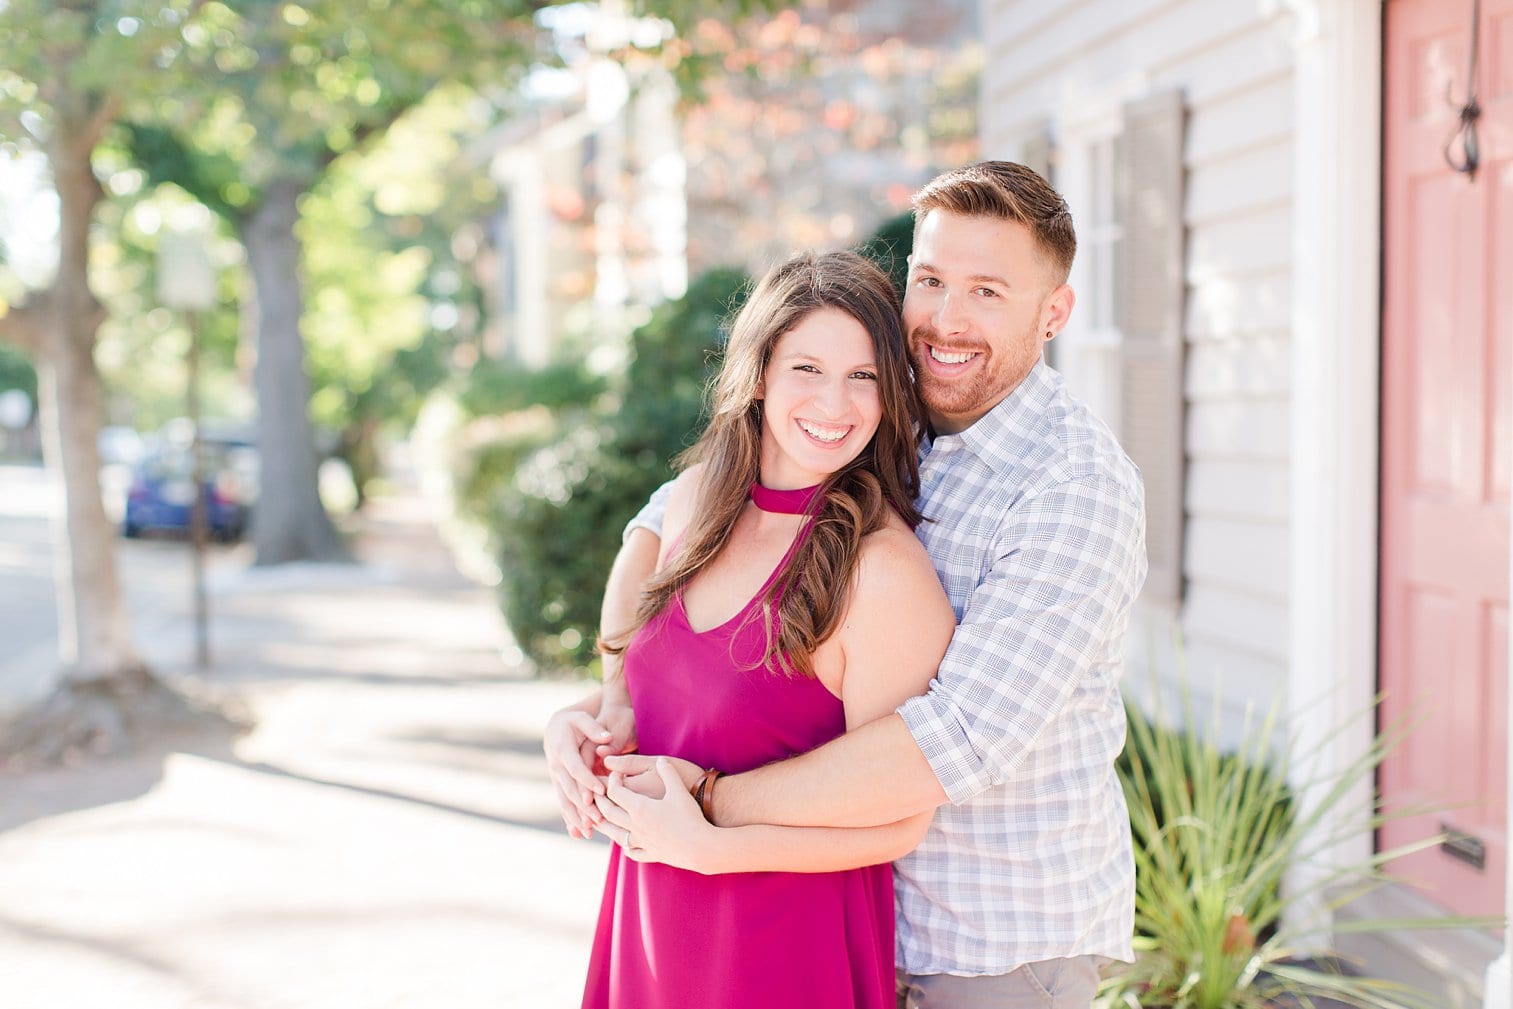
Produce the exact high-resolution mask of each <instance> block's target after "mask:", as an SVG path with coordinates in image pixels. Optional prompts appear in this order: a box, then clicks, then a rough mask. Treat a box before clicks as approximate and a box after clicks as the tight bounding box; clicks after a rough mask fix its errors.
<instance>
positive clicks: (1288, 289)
mask: <svg viewBox="0 0 1513 1009" xmlns="http://www.w3.org/2000/svg"><path fill="white" fill-rule="evenodd" d="M1185 318H1186V324H1187V340H1188V342H1189V343H1201V342H1203V341H1206V340H1219V341H1223V340H1229V339H1233V338H1235V337H1237V336H1242V335H1247V334H1249V335H1259V334H1266V333H1276V332H1286V330H1287V328H1288V327H1289V326H1290V325H1291V324H1292V269H1291V266H1290V265H1284V266H1278V267H1276V268H1275V269H1273V270H1270V271H1267V272H1265V273H1253V274H1247V275H1245V276H1223V275H1211V276H1209V277H1206V278H1204V279H1203V280H1200V281H1195V280H1193V278H1192V277H1191V276H1189V277H1188V278H1187V313H1186V316H1185Z"/></svg>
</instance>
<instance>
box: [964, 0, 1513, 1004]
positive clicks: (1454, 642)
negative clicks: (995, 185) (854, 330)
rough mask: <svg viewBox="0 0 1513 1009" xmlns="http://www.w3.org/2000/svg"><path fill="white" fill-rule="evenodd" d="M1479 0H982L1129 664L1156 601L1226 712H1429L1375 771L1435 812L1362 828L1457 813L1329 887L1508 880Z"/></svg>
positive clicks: (1509, 120) (1498, 329)
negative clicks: (1110, 515) (1092, 414)
mask: <svg viewBox="0 0 1513 1009" xmlns="http://www.w3.org/2000/svg"><path fill="white" fill-rule="evenodd" d="M1474 9H1475V8H1474V6H1473V3H1472V2H1471V0H1387V2H1386V3H1385V4H1384V3H1382V2H1381V0H1298V2H1288V3H1275V2H1270V0H1220V2H1215V0H1137V2H1131V3H1119V4H1109V3H1100V2H1096V0H1078V2H1056V3H1052V2H1047V0H1000V2H994V3H987V4H984V7H983V10H984V14H983V35H984V37H985V39H986V45H987V50H988V51H987V56H986V60H985V64H984V66H985V70H984V79H983V86H982V139H983V154H984V156H986V157H1006V158H1017V159H1021V160H1025V161H1027V162H1030V163H1032V164H1035V165H1036V166H1037V167H1040V168H1043V169H1045V170H1046V171H1048V172H1049V173H1050V175H1051V177H1052V179H1053V181H1054V182H1055V184H1056V185H1057V187H1058V188H1059V189H1061V191H1062V192H1063V193H1064V194H1065V195H1066V196H1067V198H1068V200H1069V201H1070V203H1071V205H1072V210H1073V213H1074V215H1075V216H1076V219H1077V225H1078V234H1079V237H1080V239H1081V250H1080V252H1079V256H1078V261H1077V266H1076V268H1075V271H1074V276H1073V284H1074V285H1075V287H1076V289H1077V292H1078V304H1077V311H1076V312H1075V313H1074V315H1073V321H1072V325H1071V326H1070V327H1069V328H1068V330H1067V331H1066V333H1064V334H1063V335H1062V336H1061V337H1060V338H1059V339H1058V340H1057V341H1055V343H1054V344H1053V345H1052V348H1053V351H1052V353H1053V357H1054V362H1055V364H1056V365H1057V367H1059V368H1060V369H1061V370H1062V371H1064V372H1065V374H1066V375H1067V377H1068V379H1069V380H1070V382H1071V383H1072V385H1073V386H1074V387H1075V388H1077V389H1078V390H1079V391H1080V392H1081V394H1082V395H1083V396H1084V397H1085V398H1086V399H1087V400H1088V401H1089V403H1090V404H1092V405H1093V407H1094V408H1095V409H1096V410H1097V411H1098V412H1099V413H1100V414H1101V415H1102V416H1104V417H1105V418H1106V419H1108V420H1109V421H1110V423H1111V424H1112V425H1113V426H1114V427H1115V429H1116V430H1117V431H1118V432H1119V433H1120V435H1121V437H1122V439H1123V441H1124V443H1125V445H1126V446H1127V448H1128V449H1129V451H1130V453H1131V455H1132V456H1133V457H1134V458H1135V460H1136V462H1137V463H1139V464H1140V466H1141V468H1142V470H1143V472H1144V474H1145V477H1146V481H1147V495H1148V508H1149V548H1150V553H1151V578H1150V582H1149V584H1148V586H1147V589H1146V592H1145V595H1144V598H1143V600H1142V604H1141V605H1142V613H1141V618H1140V623H1139V626H1138V628H1137V630H1136V633H1135V634H1133V635H1132V636H1131V656H1130V657H1131V667H1132V668H1131V675H1130V681H1131V686H1132V689H1133V690H1135V691H1136V692H1138V689H1139V687H1140V685H1141V682H1142V680H1143V679H1144V677H1142V675H1141V672H1140V670H1141V669H1142V668H1144V667H1146V666H1148V665H1150V664H1152V663H1154V664H1155V666H1156V668H1157V669H1159V670H1161V672H1162V674H1163V675H1169V674H1170V672H1171V671H1172V670H1173V669H1175V668H1176V665H1177V663H1176V660H1175V657H1174V655H1173V645H1172V634H1171V629H1172V628H1173V627H1174V626H1175V627H1176V628H1179V629H1180V631H1181V637H1182V640H1183V641H1184V642H1185V650H1186V663H1187V665H1188V667H1189V669H1190V673H1191V679H1192V680H1193V682H1194V683H1195V685H1197V686H1198V687H1200V688H1202V689H1208V690H1216V691H1218V692H1220V693H1221V695H1222V697H1223V698H1224V701H1225V703H1226V705H1227V707H1228V709H1229V710H1230V712H1231V714H1232V716H1233V720H1234V721H1235V722H1236V723H1238V721H1239V719H1240V718H1241V717H1242V712H1243V708H1244V706H1245V705H1246V704H1247V703H1251V702H1255V703H1259V704H1260V705H1262V706H1264V705H1266V704H1268V703H1270V701H1271V699H1272V698H1273V697H1278V696H1279V697H1281V698H1282V699H1283V703H1284V705H1285V710H1286V711H1287V713H1288V716H1289V718H1290V722H1291V726H1292V727H1293V728H1294V729H1295V730H1297V731H1298V732H1299V733H1300V734H1301V735H1302V736H1303V738H1304V739H1307V740H1314V741H1317V740H1320V739H1323V738H1324V737H1325V734H1326V733H1327V732H1328V730H1329V729H1331V728H1333V727H1335V726H1338V725H1340V724H1342V723H1343V722H1345V721H1346V719H1347V717H1349V716H1351V715H1355V714H1358V713H1359V712H1360V711H1363V710H1366V709H1367V708H1368V706H1369V704H1370V700H1371V698H1372V697H1373V695H1374V694H1375V693H1376V692H1377V691H1378V690H1381V691H1382V692H1383V693H1384V694H1385V700H1384V702H1383V706H1382V709H1381V717H1382V719H1383V722H1384V724H1390V723H1391V722H1392V721H1393V720H1395V719H1400V718H1403V717H1404V716H1407V715H1409V714H1411V713H1414V712H1418V713H1420V714H1421V715H1422V722H1421V724H1419V726H1418V727H1417V728H1416V729H1415V731H1414V732H1413V734H1412V736H1411V737H1410V739H1409V741H1408V743H1407V745H1405V746H1403V747H1401V748H1399V749H1398V750H1397V751H1396V752H1395V753H1394V754H1393V755H1392V757H1391V758H1390V759H1389V760H1388V762H1387V764H1386V765H1385V766H1384V767H1383V769H1382V772H1381V780H1380V785H1381V788H1382V790H1383V793H1384V795H1385V798H1386V800H1387V801H1388V802H1389V803H1392V804H1394V805H1395V806H1397V807H1413V806H1416V805H1422V804H1425V803H1433V804H1435V805H1436V806H1437V807H1438V808H1439V810H1440V811H1439V812H1437V813H1436V814H1434V815H1432V816H1421V817H1416V818H1413V819H1409V820H1406V821H1401V822H1399V823H1397V824H1394V825H1392V826H1389V827H1388V828H1385V829H1384V830H1383V831H1382V832H1381V836H1380V837H1373V836H1372V834H1371V833H1370V832H1369V831H1367V830H1362V832H1361V834H1360V836H1359V837H1358V838H1357V840H1356V842H1355V848H1356V849H1357V851H1356V854H1360V853H1365V852H1369V851H1370V850H1372V849H1371V846H1372V845H1374V844H1379V845H1381V846H1383V847H1387V846H1393V845H1397V844H1401V843H1403V842H1405V841H1407V840H1409V839H1410V838H1414V837H1420V838H1421V837H1428V836H1431V835H1433V834H1434V833H1436V832H1437V831H1438V830H1440V829H1441V828H1448V829H1449V830H1450V831H1452V832H1453V839H1452V842H1451V843H1449V844H1446V845H1443V846H1440V847H1437V848H1434V849H1431V850H1427V851H1424V852H1421V853H1419V854H1417V855H1415V856H1413V857H1411V858H1408V859H1403V860H1401V861H1400V862H1398V863H1396V864H1395V865H1394V866H1393V869H1394V871H1396V872H1397V873H1398V874H1400V875H1401V876H1403V877H1404V878H1405V879H1406V880H1407V881H1408V882H1406V883H1405V884H1404V885H1401V886H1396V887H1393V888H1391V889H1388V890H1385V891H1381V892H1379V893H1377V894H1374V895H1373V896H1372V897H1371V906H1370V907H1367V908H1365V909H1359V908H1358V909H1356V910H1348V909H1347V911H1346V912H1345V914H1346V915H1347V916H1349V915H1352V914H1366V915H1369V916H1371V917H1395V916H1397V914H1396V912H1399V911H1404V912H1408V913H1430V914H1433V913H1439V912H1463V913H1492V914H1497V913H1502V912H1503V911H1504V909H1505V907H1506V900H1505V892H1506V882H1505V880H1506V853H1507V838H1508V835H1509V821H1508V806H1507V802H1506V793H1507V781H1508V777H1507V775H1508V762H1509V751H1508V742H1507V725H1508V669H1509V654H1508V639H1507V626H1508V620H1507V613H1508V583H1509V536H1508V499H1509V473H1510V469H1513V438H1510V434H1513V432H1510V426H1513V425H1510V418H1513V301H1510V299H1509V297H1508V293H1507V292H1508V284H1507V278H1508V277H1510V276H1513V240H1510V238H1509V236H1510V235H1513V45H1510V44H1509V43H1510V41H1513V2H1510V0H1482V2H1481V4H1480V12H1481V14H1480V16H1481V24H1480V26H1479V28H1480V31H1479V41H1480V53H1479V58H1480V74H1479V77H1478V81H1477V83H1478V85H1479V87H1480V106H1481V118H1480V120H1479V121H1478V129H1479V153H1480V159H1481V160H1480V165H1479V169H1478V170H1477V171H1476V172H1475V174H1474V176H1473V175H1472V174H1471V173H1470V172H1467V171H1463V170H1457V166H1459V167H1460V168H1462V169H1464V168H1466V167H1468V166H1467V165H1466V159H1467V157H1468V155H1469V154H1470V153H1471V150H1470V148H1471V146H1472V145H1468V143H1467V137H1466V135H1465V133H1464V132H1463V129H1462V127H1463V122H1462V119H1461V109H1462V107H1463V106H1464V105H1466V104H1467V103H1468V102H1469V100H1470V86H1469V84H1468V70H1469V67H1471V66H1474V65H1475V64H1474V63H1473V62H1472V58H1473V52H1472V47H1473V42H1474V41H1475V40H1476V39H1477V38H1478V34H1477V33H1476V32H1474V31H1473V27H1472V25H1473V21H1472V18H1473V10H1474ZM1199 707H1200V710H1201V709H1202V704H1201V702H1200V704H1199ZM1358 721H1359V719H1358ZM1370 731H1371V726H1369V725H1360V726H1359V727H1358V729H1357V730H1356V731H1355V732H1354V733H1353V734H1350V735H1348V736H1347V737H1345V738H1343V739H1341V740H1337V741H1336V744H1335V745H1332V746H1331V747H1330V748H1328V749H1327V750H1326V751H1325V753H1326V760H1328V761H1330V762H1332V763H1333V764H1335V765H1336V766H1340V765H1343V764H1344V763H1345V762H1347V761H1349V760H1351V759H1353V758H1354V757H1356V756H1358V755H1359V754H1360V753H1362V752H1364V749H1365V746H1366V742H1367V736H1369V733H1370ZM1447 807H1448V808H1447ZM1340 945H1341V946H1343V947H1345V948H1347V949H1350V950H1352V951H1355V952H1360V953H1363V954H1365V955H1366V956H1368V957H1369V965H1370V969H1372V970H1373V971H1375V972H1378V973H1383V974H1388V975H1393V974H1396V975H1399V976H1402V977H1405V978H1407V979H1410V980H1413V981H1415V982H1417V983H1419V984H1421V985H1422V986H1424V987H1425V988H1427V990H1429V991H1431V992H1436V993H1439V992H1444V993H1445V1000H1446V1004H1447V1005H1454V1006H1473V1005H1481V1004H1483V998H1484V997H1485V999H1486V1002H1485V1004H1486V1005H1488V1006H1498V1007H1504V1009H1505V1007H1507V1006H1508V1005H1509V989H1510V982H1509V970H1508V954H1507V948H1506V946H1505V945H1504V940H1503V939H1502V937H1500V936H1494V935H1491V934H1488V933H1481V932H1464V931H1462V932H1449V933H1444V934H1435V935H1424V934H1421V933H1418V934H1412V935H1411V936H1407V935H1399V936H1387V937H1384V938H1382V939H1373V940H1371V942H1370V943H1364V942H1362V941H1360V940H1354V941H1349V940H1348V938H1347V937H1344V936H1342V937H1341V941H1340ZM1489 965H1490V968H1489ZM1484 978H1485V985H1484Z"/></svg>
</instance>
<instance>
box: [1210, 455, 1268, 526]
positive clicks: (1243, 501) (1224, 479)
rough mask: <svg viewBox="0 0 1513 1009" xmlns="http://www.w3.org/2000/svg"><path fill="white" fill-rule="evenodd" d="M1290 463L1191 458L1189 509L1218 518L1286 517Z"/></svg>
mask: <svg viewBox="0 0 1513 1009" xmlns="http://www.w3.org/2000/svg"><path fill="white" fill-rule="evenodd" d="M1290 483H1291V481H1290V479H1289V477H1288V471H1287V466H1286V465H1285V464H1283V463H1279V462H1267V461H1264V460H1256V459H1189V460H1188V464H1187V510H1188V512H1189V513H1191V514H1194V515H1204V516H1213V517H1215V518H1252V519H1271V520H1273V521H1283V520H1285V519H1286V518H1287V516H1288V514H1289V512H1288V505H1289V501H1288V494H1289V492H1290Z"/></svg>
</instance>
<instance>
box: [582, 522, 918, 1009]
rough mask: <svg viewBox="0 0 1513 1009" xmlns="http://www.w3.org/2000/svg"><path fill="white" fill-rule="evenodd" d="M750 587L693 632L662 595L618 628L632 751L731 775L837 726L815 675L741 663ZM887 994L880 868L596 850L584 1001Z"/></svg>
mask: <svg viewBox="0 0 1513 1009" xmlns="http://www.w3.org/2000/svg"><path fill="white" fill-rule="evenodd" d="M801 538H802V537H801ZM790 552H791V550H790ZM786 560H787V559H786V558H785V559H784V562H786ZM782 567H783V565H782V564H781V563H780V564H779V565H778V569H779V570H781V569H782ZM776 576H777V572H774V573H773V575H772V576H770V577H769V578H768V582H769V583H770V582H771V581H772V578H775V577H776ZM763 591H765V587H764V589H763ZM761 596H762V592H758V593H757V597H756V599H753V600H752V601H751V602H749V603H747V605H746V607H745V608H744V609H743V610H742V611H741V612H740V613H738V614H736V615H735V616H734V617H732V618H731V619H730V620H728V621H726V622H725V623H724V624H722V625H720V626H719V627H716V628H714V629H713V630H710V631H707V632H704V633H702V634H701V633H696V632H694V631H693V629H692V628H690V627H689V625H688V617H687V615H686V613H685V612H684V609H683V602H682V598H681V597H675V598H674V599H673V601H672V602H671V603H669V604H668V606H667V607H666V608H664V609H663V611H662V612H661V613H659V614H658V615H657V616H656V617H655V618H654V619H653V620H651V621H650V622H648V623H647V624H646V626H644V627H643V628H641V630H640V631H639V632H638V633H637V634H636V636H635V637H634V638H633V639H632V641H631V645H630V647H629V648H628V649H627V650H626V653H625V667H624V668H625V677H626V685H627V686H628V687H629V689H630V695H631V701H632V703H633V706H634V708H635V712H636V732H637V736H638V738H639V740H640V748H641V751H642V752H643V753H660V754H669V755H672V756H676V757H682V758H684V759H686V760H690V761H693V762H694V763H695V764H698V765H699V766H700V767H718V768H719V769H720V770H722V771H725V772H727V773H732V774H733V773H739V772H741V771H747V770H751V769H752V768H755V767H760V766H762V765H764V764H770V763H772V762H773V761H775V760H783V759H785V758H787V757H791V756H794V755H795V754H799V753H803V752H805V751H807V750H812V749H814V748H815V747H816V746H819V745H820V744H822V743H825V742H827V741H829V740H831V739H833V738H835V737H836V736H839V735H841V734H842V733H843V732H845V729H846V719H845V713H844V711H843V709H842V707H841V702H840V700H839V699H837V698H836V697H835V696H834V695H832V694H831V693H830V692H829V691H828V690H826V689H825V687H824V686H823V685H822V684H821V683H820V681H819V680H818V679H815V678H813V677H807V676H797V675H795V676H787V675H784V674H783V673H782V672H781V671H778V670H775V669H773V668H770V667H766V666H762V667H758V668H755V669H750V668H746V667H748V666H750V664H751V662H752V660H753V659H754V658H759V657H760V656H761V654H762V652H763V645H764V643H765V635H764V634H763V633H762V629H761V625H760V621H761V608H760V604H759V602H758V600H759V599H760V598H761ZM895 1004H896V1003H895V996H894V981H893V870H892V866H891V865H888V864H883V865H872V866H867V867H865V868H861V869H849V870H846V871H843V872H826V873H796V872H746V873H731V874H727V875H718V876H702V875H700V874H698V873H695V872H689V871H687V870H684V869H674V868H671V867H669V866H665V865H651V864H641V863H638V862H635V861H632V860H631V859H629V858H626V857H625V854H624V852H623V851H621V849H620V847H619V846H618V845H616V846H615V847H614V849H613V851H611V853H610V861H609V873H608V877H607V879H606V880H605V883H604V900H603V903H602V905H601V906H600V910H599V925H598V929H597V932H596V933H595V936H594V949H593V954H592V957H591V958H590V960H589V968H588V986H587V989H586V990H585V992H584V994H583V1006H584V1009H779V1007H781V1009H845V1007H849V1006H855V1007H862V1009H893V1007H894V1006H895Z"/></svg>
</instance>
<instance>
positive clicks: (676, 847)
mask: <svg viewBox="0 0 1513 1009" xmlns="http://www.w3.org/2000/svg"><path fill="white" fill-rule="evenodd" d="M680 763H685V764H686V763H688V762H687V761H681V762H680ZM688 766H690V767H692V766H693V765H692V764H689V765H688ZM649 774H650V775H654V776H655V777H656V778H657V779H659V781H660V784H661V794H660V795H659V796H655V797H654V796H651V795H646V794H643V793H642V792H640V791H632V790H631V789H630V788H629V787H627V786H626V782H625V775H624V774H623V773H622V772H620V771H612V772H610V776H609V786H608V789H607V794H606V795H603V796H600V797H599V798H597V799H596V800H595V801H596V803H597V805H598V809H599V812H600V813H601V814H602V816H603V822H601V823H600V824H599V826H598V829H599V832H600V833H602V834H604V836H606V837H608V838H609V839H610V840H612V841H614V842H615V843H616V844H618V845H620V847H621V848H623V849H624V850H625V854H626V856H627V857H629V858H631V859H632V860H634V861H637V862H660V863H662V864H663V865H671V866H675V867H677V868H679V869H689V870H691V871H693V872H699V873H705V874H708V873H713V872H719V871H720V869H719V868H718V865H717V864H716V858H717V854H718V851H717V845H718V841H719V829H718V828H716V827H713V826H711V825H710V823H709V821H707V820H705V819H704V814H703V813H701V812H700V811H699V806H698V803H696V802H694V801H693V796H692V795H689V794H688V789H686V788H685V787H684V786H683V779H682V778H681V777H680V776H679V774H678V771H677V769H676V768H675V767H674V765H673V761H672V759H671V758H668V757H657V758H656V759H655V763H654V765H653V767H652V769H651V771H650V772H649ZM645 776H646V775H643V777H645ZM642 784H643V786H644V785H647V783H645V782H643V783H642Z"/></svg>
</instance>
